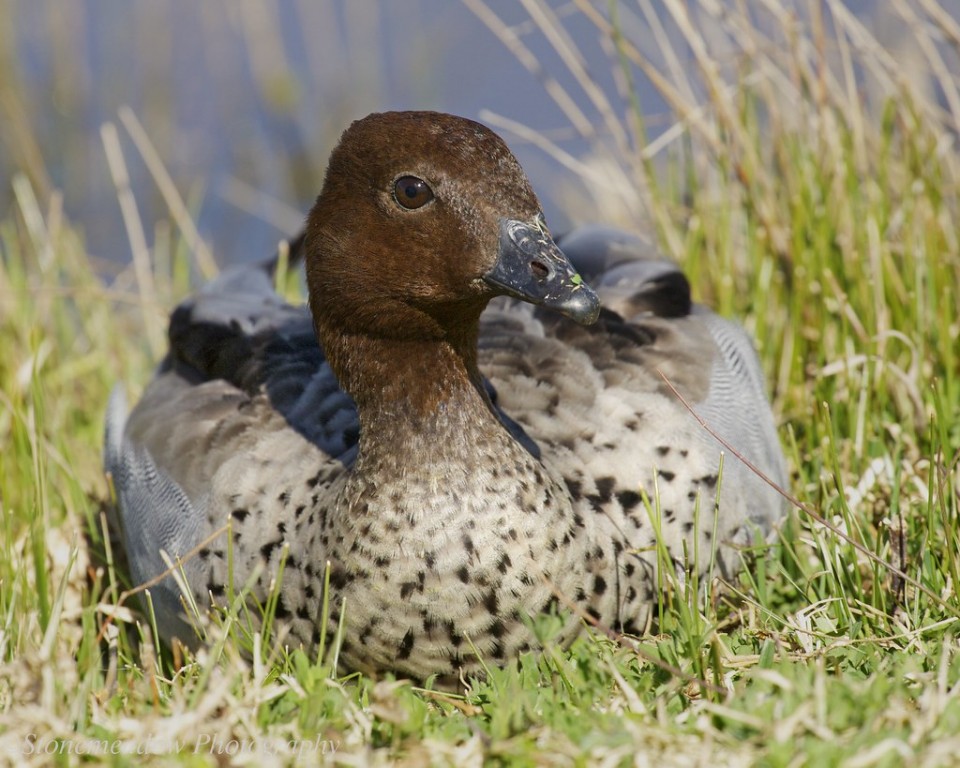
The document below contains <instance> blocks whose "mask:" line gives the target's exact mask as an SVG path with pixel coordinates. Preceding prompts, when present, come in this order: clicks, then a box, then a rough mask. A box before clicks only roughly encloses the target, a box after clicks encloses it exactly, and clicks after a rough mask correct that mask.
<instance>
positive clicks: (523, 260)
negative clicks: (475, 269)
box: [483, 219, 600, 325]
mask: <svg viewBox="0 0 960 768" xmlns="http://www.w3.org/2000/svg"><path fill="white" fill-rule="evenodd" d="M483 279H484V281H485V282H486V283H487V284H488V285H490V286H491V287H493V288H494V289H496V290H497V292H498V293H503V294H506V295H507V296H513V297H514V298H517V299H521V300H523V301H528V302H530V303H531V304H539V305H541V306H544V307H549V308H550V309H554V310H556V311H557V312H560V313H561V314H563V315H566V316H567V317H569V318H571V319H572V320H576V321H577V322H578V323H581V324H582V325H590V323H592V322H594V321H595V320H596V319H597V316H598V315H599V314H600V299H599V298H597V294H596V293H594V292H593V289H592V288H591V287H590V286H589V285H587V284H586V283H585V282H583V278H581V277H580V275H579V274H577V271H576V270H575V269H574V268H573V265H572V264H571V263H570V260H569V259H567V257H566V256H564V255H563V252H562V251H561V250H560V249H559V248H558V247H557V244H556V243H555V242H553V238H552V237H550V235H549V234H548V233H547V231H546V229H545V228H543V227H540V226H538V225H536V224H529V223H527V222H524V221H516V220H514V219H501V220H500V254H499V257H498V258H497V263H496V264H494V265H493V269H491V270H490V271H489V272H487V274H485V275H484V276H483Z"/></svg>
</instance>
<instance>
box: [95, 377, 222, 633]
mask: <svg viewBox="0 0 960 768" xmlns="http://www.w3.org/2000/svg"><path fill="white" fill-rule="evenodd" d="M126 420H127V404H126V397H125V396H124V394H123V390H122V389H121V388H120V387H119V386H117V387H115V388H114V390H113V392H112V393H111V395H110V402H109V405H108V407H107V418H106V431H105V436H104V465H105V467H106V470H107V472H109V473H110V475H111V477H112V479H113V484H114V488H115V489H116V493H117V500H116V501H117V506H118V507H119V509H120V510H122V515H121V517H120V518H119V519H118V518H117V517H113V519H112V525H114V526H115V530H117V531H118V532H119V533H120V534H121V535H122V537H123V544H124V550H125V553H126V556H127V561H128V564H129V567H130V577H131V579H132V581H133V583H134V584H135V585H136V584H143V583H145V582H146V581H148V580H149V579H151V578H153V577H154V576H156V575H157V574H159V573H162V572H163V571H164V570H166V568H167V565H166V564H165V563H164V561H163V559H162V557H161V556H160V551H161V550H162V551H164V552H166V553H167V555H168V556H169V557H170V559H171V561H172V562H173V563H176V562H177V558H178V557H182V556H183V555H185V554H186V553H187V552H188V551H189V550H190V549H192V548H193V547H194V546H195V544H196V542H197V540H198V538H199V535H200V531H201V523H202V520H203V515H202V512H201V511H199V510H197V509H196V508H195V507H194V505H193V504H192V503H191V501H190V499H189V498H187V495H186V494H185V493H184V492H183V489H182V488H181V487H180V486H179V485H178V484H177V483H176V482H175V481H174V480H173V479H172V478H171V477H170V476H169V475H167V474H166V473H165V472H164V471H163V470H161V469H159V468H158V467H157V465H156V464H155V463H154V461H153V459H152V458H151V456H150V454H149V453H148V452H147V451H146V450H145V449H143V448H140V447H138V446H136V445H134V444H133V443H131V442H130V441H129V440H127V439H125V437H124V426H125V424H126ZM187 567H189V564H188V565H187ZM151 598H152V601H153V606H154V610H155V612H156V616H157V622H158V625H159V626H162V627H164V628H165V634H167V629H169V630H170V631H169V634H170V635H176V636H178V637H180V638H181V639H183V640H184V641H190V640H191V639H193V638H194V637H195V634H194V632H193V631H192V630H191V629H190V628H189V626H188V625H187V623H186V622H185V621H184V620H183V618H182V614H183V609H182V607H181V598H180V589H179V587H178V586H177V584H176V581H175V580H174V578H173V577H172V576H168V577H167V578H165V579H163V581H161V582H160V583H159V584H157V585H156V586H154V587H152V588H151Z"/></svg>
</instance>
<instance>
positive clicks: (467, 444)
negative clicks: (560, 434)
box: [328, 329, 512, 476]
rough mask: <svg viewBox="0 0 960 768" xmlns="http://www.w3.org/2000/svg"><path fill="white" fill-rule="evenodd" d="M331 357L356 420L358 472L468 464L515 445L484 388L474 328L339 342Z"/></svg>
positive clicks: (349, 339)
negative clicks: (490, 450) (455, 334)
mask: <svg viewBox="0 0 960 768" xmlns="http://www.w3.org/2000/svg"><path fill="white" fill-rule="evenodd" d="M328 354H330V355H331V357H332V359H333V361H334V364H335V366H336V368H337V373H338V378H339V379H340V381H341V385H342V386H343V387H344V389H345V390H346V391H347V392H349V393H350V395H351V396H352V397H353V399H354V401H355V402H356V404H357V410H358V412H359V415H360V446H359V454H358V457H357V464H356V467H355V471H356V472H374V471H375V472H377V473H378V474H380V475H381V476H382V475H383V474H384V473H388V474H392V473H393V472H400V473H403V474H408V473H409V472H410V467H409V466H407V465H408V464H413V465H422V464H423V463H424V462H433V463H436V462H441V463H450V464H452V463H456V462H459V463H463V462H468V460H471V459H472V460H477V459H479V458H482V456H481V454H482V453H483V452H484V448H486V447H487V446H489V445H491V443H498V444H499V445H498V448H497V450H503V445H502V441H503V440H508V441H509V440H512V438H510V436H509V434H508V433H507V432H506V430H505V429H504V428H503V426H502V424H501V423H500V420H499V418H498V417H497V415H496V413H495V411H494V408H493V406H492V404H491V402H490V399H489V396H488V395H487V393H486V390H485V389H484V386H483V380H482V377H481V375H480V372H479V370H478V368H477V364H476V331H475V329H474V330H472V331H471V330H468V331H466V332H465V334H464V335H463V336H461V338H458V339H450V338H443V339H416V340H398V339H379V338H372V337H369V336H350V337H341V338H340V339H339V343H338V348H337V349H336V350H335V351H332V350H331V351H330V352H328ZM491 447H492V446H491Z"/></svg>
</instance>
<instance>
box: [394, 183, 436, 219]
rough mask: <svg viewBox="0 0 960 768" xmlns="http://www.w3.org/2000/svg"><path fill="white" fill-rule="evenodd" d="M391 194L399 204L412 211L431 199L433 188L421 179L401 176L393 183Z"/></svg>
mask: <svg viewBox="0 0 960 768" xmlns="http://www.w3.org/2000/svg"><path fill="white" fill-rule="evenodd" d="M393 196H394V197H395V198H396V200H397V202H398V203H400V205H402V206H403V207H404V208H406V209H408V210H411V211H412V210H415V209H417V208H422V207H423V206H425V205H426V204H427V203H429V202H430V201H431V200H433V190H432V189H430V185H429V184H427V182H425V181H424V180H423V179H418V178H417V177H416V176H401V177H400V178H399V179H397V180H396V182H395V183H394V185H393Z"/></svg>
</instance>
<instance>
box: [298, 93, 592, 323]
mask: <svg viewBox="0 0 960 768" xmlns="http://www.w3.org/2000/svg"><path fill="white" fill-rule="evenodd" d="M306 252H307V279H308V283H309V288H310V303H311V308H312V311H313V313H314V318H315V324H316V327H317V332H318V335H319V336H320V338H321V341H324V337H325V336H327V335H329V334H345V333H346V334H351V335H363V336H368V337H377V338H381V339H442V338H447V337H449V336H450V335H451V334H454V335H456V334H459V333H460V332H461V331H462V330H463V329H465V328H470V327H473V328H474V329H475V327H476V323H477V320H478V318H479V315H480V312H481V311H482V310H483V307H484V306H485V305H486V303H487V302H488V301H489V300H490V299H491V298H493V297H494V296H497V295H504V294H506V295H510V296H514V297H516V298H519V299H523V300H525V301H529V302H532V303H534V304H541V305H544V306H548V307H552V308H554V309H556V310H557V311H559V312H561V313H563V314H566V315H568V316H570V317H572V318H574V319H575V320H577V321H578V322H582V323H590V322H593V320H595V319H596V317H597V313H598V312H599V303H598V301H597V298H596V295H595V294H594V293H593V291H592V290H591V289H590V288H589V287H588V286H587V285H586V284H584V283H583V282H582V280H581V279H580V277H579V275H577V273H576V271H575V270H574V269H573V267H572V266H571V265H570V263H569V261H568V260H567V259H566V257H564V256H563V254H562V253H561V252H560V250H559V249H558V248H557V246H556V245H555V244H554V242H553V239H552V238H551V237H550V235H549V233H548V232H547V230H546V226H545V224H544V221H543V214H542V212H541V209H540V204H539V202H538V200H537V197H536V195H535V194H534V192H533V189H532V188H531V186H530V182H529V181H528V180H527V177H526V175H525V174H524V172H523V170H522V169H521V167H520V164H519V163H518V162H517V160H516V158H515V157H514V156H513V154H512V153H511V152H510V150H509V149H508V148H507V146H506V144H504V142H503V141H502V140H501V139H500V137H499V136H497V135H496V134H495V133H493V132H492V131H491V130H489V129H488V128H485V127H484V126H482V125H480V124H479V123H475V122H473V121H471V120H466V119H464V118H460V117H454V116H452V115H446V114H441V113H435V112H388V113H383V114H373V115H370V116H368V117H366V118H364V119H362V120H358V121H356V122H355V123H353V124H352V125H351V126H350V127H349V128H348V129H347V130H346V131H345V132H344V134H343V136H342V137H341V139H340V143H339V145H338V146H337V147H336V149H335V150H334V151H333V153H332V155H331V157H330V163H329V167H328V169H327V174H326V178H325V181H324V185H323V190H322V191H321V193H320V196H319V197H318V198H317V202H316V205H315V206H314V208H313V210H312V211H311V213H310V216H309V219H308V222H307V234H306Z"/></svg>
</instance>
